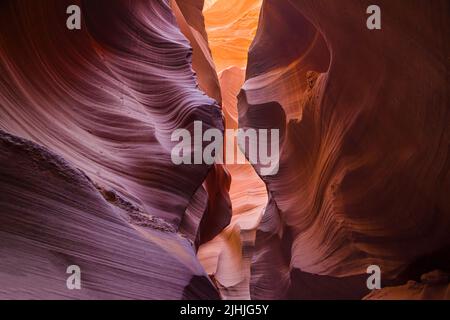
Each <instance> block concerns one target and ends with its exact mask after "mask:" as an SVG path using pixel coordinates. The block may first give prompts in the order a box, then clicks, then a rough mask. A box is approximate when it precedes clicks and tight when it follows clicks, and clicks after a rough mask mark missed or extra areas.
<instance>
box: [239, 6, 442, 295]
mask: <svg viewBox="0 0 450 320" xmlns="http://www.w3.org/2000/svg"><path fill="white" fill-rule="evenodd" d="M370 4H371V3H370V2H369V1H362V2H361V1H359V2H357V1H326V0H319V1H317V0H314V1H309V0H303V1H300V0H298V1H297V0H291V1H286V2H281V1H273V0H267V1H265V2H264V5H263V9H262V13H261V22H260V26H259V29H258V33H257V36H256V38H255V41H254V43H253V44H252V47H251V50H250V53H249V62H248V68H247V81H246V83H245V85H244V86H243V90H242V92H241V94H240V96H239V122H240V126H241V127H242V128H249V127H250V128H279V129H280V130H281V132H282V142H283V147H282V155H281V161H280V171H279V173H278V174H277V175H276V176H273V177H267V178H264V180H265V182H266V184H267V187H268V190H269V193H270V196H271V201H272V206H271V207H269V210H268V211H266V214H265V216H264V219H263V222H262V224H261V226H260V231H259V233H258V236H257V240H256V241H257V253H256V255H255V256H254V262H253V266H252V268H253V271H252V288H251V290H252V296H253V297H255V298H277V297H280V296H283V294H284V293H286V291H287V290H291V293H292V292H297V293H296V295H294V296H298V295H299V293H298V292H299V291H300V293H301V292H302V285H305V283H306V282H305V281H306V280H305V279H306V278H305V277H304V276H300V278H296V277H295V276H294V275H293V273H295V272H298V271H301V272H303V274H304V275H305V276H308V275H316V276H318V277H319V278H320V277H332V278H333V279H336V280H342V281H337V282H336V285H335V286H334V288H333V286H331V287H330V285H323V289H324V290H323V292H322V297H324V296H329V293H330V291H333V290H336V291H337V290H338V287H342V286H343V283H345V280H346V279H347V280H348V281H347V283H350V281H351V280H350V279H351V278H350V277H357V276H358V275H364V274H365V272H366V268H367V267H368V266H369V265H372V264H376V265H379V266H380V267H381V269H382V276H383V279H385V280H386V281H388V280H395V279H397V277H398V276H399V275H400V274H401V272H402V271H403V270H405V269H406V268H407V266H409V265H410V264H411V263H413V262H414V261H415V260H416V259H418V258H420V257H421V256H424V255H431V256H432V257H433V253H435V252H437V251H439V250H442V249H443V248H445V247H446V246H447V247H448V245H449V244H450V238H449V236H448V235H449V231H450V206H449V202H448V201H447V200H445V199H446V197H447V196H446V195H447V194H448V192H449V190H450V176H449V161H448V159H449V142H450V130H449V126H448V124H449V123H450V113H449V100H448V79H447V77H446V73H445V70H446V64H448V52H449V46H448V41H447V40H446V39H448V38H449V35H450V29H449V26H448V23H447V22H448V19H449V15H448V13H449V12H450V10H449V4H448V2H447V1H435V2H433V4H430V3H426V2H423V1H409V2H408V4H407V5H405V4H404V3H403V2H401V1H398V2H392V1H378V4H379V5H380V7H382V12H383V27H382V30H381V31H370V30H368V29H367V28H366V25H365V22H366V21H365V17H366V16H365V15H364V14H365V10H366V8H367V7H368V6H369V5H370ZM343 12H345V14H343ZM280 17H282V18H280ZM446 21H447V22H446ZM418 26H421V27H420V29H419V28H418ZM291 30H299V32H292V31H291ZM287 43H289V45H286V44H287ZM280 48H283V50H280ZM283 248H284V249H285V250H284V252H285V254H284V255H283V254H282V252H283V250H282V249H283ZM447 253H448V251H447ZM429 262H430V264H432V263H433V262H435V259H434V258H431V259H430V260H429ZM431 267H432V266H430V268H431ZM291 271H292V272H291ZM289 273H291V274H290V275H289ZM366 278H367V277H366ZM273 279H284V280H285V281H284V282H283V281H273ZM327 283H328V284H329V283H331V282H330V281H328V282H327ZM310 284H311V285H312V286H313V288H314V286H315V288H316V289H319V291H320V285H321V284H320V281H319V279H316V281H313V282H310ZM364 286H365V278H361V280H360V281H359V282H356V284H355V285H354V286H353V289H351V286H350V288H349V290H348V291H350V292H351V291H352V290H353V291H354V292H358V290H359V289H358V288H362V287H364ZM303 288H305V289H304V290H303V293H304V294H305V295H306V296H307V293H306V292H305V290H307V289H306V288H307V287H306V286H304V287H303ZM308 290H310V289H308ZM312 291H314V289H313V290H312ZM360 294H361V293H359V294H356V296H355V297H356V298H357V297H361V296H360ZM319 297H320V294H319Z"/></svg>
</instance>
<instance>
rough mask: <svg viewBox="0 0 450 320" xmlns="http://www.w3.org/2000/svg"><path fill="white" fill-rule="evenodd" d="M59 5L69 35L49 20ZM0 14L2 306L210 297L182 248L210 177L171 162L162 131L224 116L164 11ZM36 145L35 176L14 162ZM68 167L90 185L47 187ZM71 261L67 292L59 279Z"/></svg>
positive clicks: (19, 7) (14, 6)
mask: <svg viewBox="0 0 450 320" xmlns="http://www.w3.org/2000/svg"><path fill="white" fill-rule="evenodd" d="M70 4H78V5H80V6H81V8H82V12H83V20H82V21H83V26H82V30H81V31H76V32H74V31H69V30H67V29H66V28H65V25H64V24H61V23H62V22H65V21H66V18H67V16H66V15H65V12H66V8H67V7H68V6H69V5H70ZM180 7H181V5H180ZM188 13H189V12H186V15H187V14H188ZM0 15H1V22H0V23H1V27H2V30H7V31H8V32H2V34H1V35H0V43H1V49H0V56H1V64H0V73H1V74H2V76H1V82H0V83H1V91H0V92H1V93H0V94H1V95H0V109H1V113H0V114H1V117H0V128H1V129H2V130H4V131H6V132H8V134H6V133H2V139H3V140H2V141H3V142H2V150H1V158H2V165H3V166H2V175H3V177H5V179H2V187H1V190H2V198H3V199H2V201H1V210H0V211H1V219H2V224H1V227H0V230H1V234H2V243H3V244H4V245H3V246H2V248H1V253H0V255H1V256H2V257H8V258H7V259H1V262H0V264H1V268H0V270H1V272H2V275H1V277H0V281H1V282H2V283H1V287H2V289H1V291H0V293H1V296H2V297H4V298H29V297H40V298H55V297H56V298H71V297H76V296H78V297H82V298H103V297H108V298H123V297H125V298H146V299H155V298H156V299H161V298H170V299H180V298H183V297H187V298H217V297H218V294H217V293H216V290H215V288H214V286H213V285H212V283H211V282H210V281H209V280H208V278H207V276H206V274H205V272H204V271H203V268H202V267H201V266H200V265H199V263H198V262H197V260H196V258H195V250H194V248H193V247H192V246H191V245H190V244H189V241H188V240H187V239H186V238H185V237H187V238H189V239H190V240H191V241H195V240H196V239H197V238H198V234H199V233H200V231H199V225H200V223H201V217H202V215H203V214H204V213H205V211H204V210H203V211H202V210H200V211H199V212H197V214H199V217H197V220H196V219H185V217H186V216H188V214H185V212H186V210H187V211H188V213H189V212H192V207H193V203H194V202H196V201H197V202H199V203H201V204H205V203H207V202H208V194H207V193H206V192H204V193H201V194H198V190H199V188H201V186H202V184H203V182H204V180H205V178H206V176H207V174H208V172H209V168H208V167H207V166H175V165H173V164H172V162H171V160H170V153H171V150H172V147H173V143H172V142H171V141H170V135H171V133H172V132H173V130H175V129H177V128H187V129H190V128H191V126H192V122H193V119H195V120H201V121H203V123H204V125H205V126H206V127H208V126H210V127H216V128H219V129H221V128H223V120H222V114H221V111H220V107H219V106H218V105H217V103H216V101H214V100H213V99H211V98H209V97H208V96H207V95H205V94H204V93H203V92H202V91H200V90H199V89H198V83H197V78H196V77H195V74H194V72H193V70H192V66H191V57H192V49H191V47H190V45H189V42H188V41H187V40H186V38H185V36H184V35H183V34H182V33H181V32H180V29H179V27H178V24H177V21H176V19H175V16H174V14H173V11H172V8H171V7H170V5H169V2H168V1H134V2H133V4H132V5H131V4H130V2H128V1H95V2H93V1H70V3H69V1H51V0H48V1H39V2H37V1H5V2H2V10H1V13H0ZM192 33H194V32H192ZM208 59H209V58H208V57H206V56H205V57H204V60H206V61H208ZM196 61H199V62H198V63H197V64H199V63H201V62H202V60H201V59H196ZM203 79H204V78H203ZM208 80H209V79H204V80H203V81H202V83H203V84H205V88H209V87H208ZM211 83H213V81H211ZM212 96H213V95H212ZM18 137H21V138H18ZM23 138H25V139H27V140H23ZM22 146H23V147H22ZM41 146H45V147H47V148H48V149H50V150H52V151H51V152H49V151H45V152H44V151H42V152H44V154H45V156H40V155H37V157H38V158H39V159H40V160H39V162H40V163H39V164H38V169H36V170H34V169H33V168H35V167H34V166H32V163H30V162H31V160H29V159H27V158H28V156H27V153H26V152H28V151H27V150H28V149H30V148H31V149H33V150H37V151H36V153H40V152H41V151H39V150H47V149H45V148H43V147H41ZM30 152H32V153H33V154H34V153H35V151H30ZM52 152H54V153H52ZM50 154H51V155H50ZM42 157H44V159H42ZM59 157H60V158H61V159H64V160H61V161H63V162H64V163H67V165H64V166H56V167H52V168H51V169H47V168H46V166H47V165H46V163H45V162H46V161H49V162H54V161H59V160H54V159H59ZM73 168H77V169H73ZM49 170H50V171H49ZM77 170H80V171H81V172H83V173H84V174H85V175H86V176H87V177H89V179H87V178H82V177H81V174H80V173H78V175H80V177H79V178H77V179H78V180H79V181H78V182H77V183H74V181H73V179H62V178H61V177H60V176H64V175H70V176H71V175H74V174H75V173H70V172H78V171H77ZM69 171H70V172H69ZM68 172H69V173H68ZM5 175H6V176H5ZM53 175H56V176H55V177H53ZM83 179H84V180H83ZM214 183H215V182H214V181H213V182H212V184H214ZM94 186H95V188H94ZM102 195H103V197H102ZM194 195H195V198H194ZM105 200H106V201H105ZM36 228H38V229H39V232H38V231H37V230H38V229H36ZM213 228H214V226H213V225H210V229H213ZM219 229H220V228H219ZM184 230H190V232H186V233H185V234H184V235H185V237H181V236H180V235H179V234H178V233H177V231H180V232H182V231H184ZM161 231H163V232H161ZM208 232H210V233H211V231H208ZM62 233H63V234H62ZM82 234H83V235H85V236H84V237H83V238H82V239H81V238H80V235H82ZM61 237H63V238H61ZM4 239H7V240H5V241H3V240H4ZM107 240H108V241H107ZM15 249H17V250H19V249H20V250H21V251H20V252H21V254H19V253H14V250H15ZM17 252H19V251H17ZM35 252H38V255H36V254H35ZM119 253H123V254H119ZM115 254H117V255H115ZM156 256H157V257H158V260H159V261H156V260H155V257H156ZM19 257H20V264H19V261H18V259H19ZM77 263H78V264H79V265H80V267H81V269H82V270H83V273H84V274H85V275H86V276H85V278H86V279H87V280H86V282H83V283H84V285H85V287H86V289H87V290H86V291H81V292H80V293H79V294H77V293H73V292H69V291H67V289H66V290H64V289H65V280H64V281H62V280H61V279H60V278H64V279H65V277H66V275H65V271H66V270H65V267H64V266H65V265H66V264H67V265H70V264H77ZM13 265H16V268H15V269H12V266H13ZM162 265H164V266H165V267H164V268H162ZM25 274H26V275H28V276H27V278H26V280H24V278H23V276H24V275H25ZM133 278H134V280H133ZM137 278H139V279H140V280H139V281H138V283H136V279H137ZM60 280H61V281H60ZM23 281H25V282H26V283H24V282H23ZM111 282H113V284H111ZM130 282H131V283H133V284H135V285H133V286H130V285H129V283H130ZM18 284H20V285H19V286H18ZM191 284H192V285H191ZM108 286H109V287H108Z"/></svg>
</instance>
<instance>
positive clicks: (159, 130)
mask: <svg viewBox="0 0 450 320" xmlns="http://www.w3.org/2000/svg"><path fill="white" fill-rule="evenodd" d="M71 4H77V5H79V6H80V7H81V9H82V17H83V19H82V22H83V24H82V29H81V30H79V31H69V30H67V29H66V28H65V22H66V19H67V15H66V8H67V7H68V6H69V5H71ZM371 4H372V3H371V2H369V1H366V0H363V1H353V0H342V1H333V0H212V1H211V0H207V1H205V3H203V0H158V1H146V0H133V1H132V2H131V1H125V0H114V1H111V0H108V1H107V0H85V1H80V0H71V1H69V0H42V1H34V0H33V1H32V0H7V1H2V2H0V26H1V30H2V32H0V57H1V60H0V164H1V167H0V243H1V244H0V298H2V299H14V298H46V299H49V298H62V299H72V298H81V299H103V298H108V299H186V298H187V299H218V298H223V299H235V298H241V299H285V298H290V299H304V298H310V299H311V298H312V299H329V298H343V299H345V298H348V299H363V298H365V299H399V298H400V299H401V298H403V299H449V298H450V289H449V288H450V286H449V276H448V274H449V273H450V236H449V234H450V205H449V201H448V195H449V193H450V174H449V167H450V161H449V159H450V158H449V145H450V128H449V124H450V107H449V94H448V88H449V83H448V66H449V62H448V57H449V56H450V54H449V43H448V39H449V38H450V37H449V36H450V25H449V23H448V21H449V19H450V4H449V3H448V1H446V0H434V1H421V0H410V1H400V0H397V1H392V0H391V1H387V0H379V1H377V4H378V5H379V6H380V7H381V8H382V23H383V24H382V26H383V27H382V30H368V29H367V28H366V18H367V15H366V8H367V7H368V6H369V5H371ZM194 121H202V122H203V124H204V126H206V127H208V128H218V129H219V130H224V129H226V128H234V129H237V128H243V129H246V128H269V129H273V128H275V129H279V130H280V132H281V158H280V170H279V172H278V173H277V174H276V175H274V176H268V177H259V176H258V174H257V172H258V168H257V167H256V168H253V167H252V165H250V164H245V165H218V164H216V165H213V166H206V165H181V166H177V165H174V164H173V163H172V161H171V158H170V155H171V150H172V148H173V146H174V142H172V141H171V133H172V132H173V131H174V130H176V129H180V128H186V129H188V130H192V127H193V122H194ZM236 152H240V151H239V150H236ZM69 265H78V266H80V268H81V269H82V275H83V282H82V285H83V290H79V291H78V290H73V291H71V290H67V287H66V279H67V277H68V274H67V273H66V267H67V266H69ZM370 265H378V266H379V267H380V269H381V271H382V279H383V280H382V285H383V289H382V290H374V291H373V292H370V290H369V289H368V288H367V285H366V280H367V278H368V274H367V273H366V270H367V267H368V266H370Z"/></svg>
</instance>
